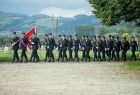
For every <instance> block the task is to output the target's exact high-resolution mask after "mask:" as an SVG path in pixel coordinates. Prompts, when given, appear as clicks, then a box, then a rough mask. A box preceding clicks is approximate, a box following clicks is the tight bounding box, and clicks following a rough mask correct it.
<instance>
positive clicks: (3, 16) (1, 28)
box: [0, 11, 99, 35]
mask: <svg viewBox="0 0 140 95" xmlns="http://www.w3.org/2000/svg"><path fill="white" fill-rule="evenodd" d="M53 19H54V21H53V24H54V25H53V26H54V33H55V34H66V35H69V34H73V35H74V34H75V27H76V26H80V25H97V24H98V22H99V20H98V19H97V18H96V17H95V16H94V15H91V16H87V15H82V14H80V15H76V16H75V17H73V18H64V17H58V18H56V17H54V18H53ZM57 19H58V28H57V27H56V26H57ZM33 26H36V27H37V28H38V31H39V33H40V34H45V33H49V32H51V31H52V17H50V16H47V15H42V14H38V15H33V16H28V15H24V14H18V13H7V12H2V11H0V33H1V35H8V34H9V32H13V31H16V32H17V33H19V34H20V33H21V32H26V31H28V30H29V29H30V28H31V27H33ZM57 29H58V30H57Z"/></svg>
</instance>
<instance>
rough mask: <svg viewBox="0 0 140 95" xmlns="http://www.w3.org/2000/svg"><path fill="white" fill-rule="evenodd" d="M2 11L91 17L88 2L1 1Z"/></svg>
mask: <svg viewBox="0 0 140 95" xmlns="http://www.w3.org/2000/svg"><path fill="white" fill-rule="evenodd" d="M0 11H4V12H14V13H20V14H27V15H36V14H45V15H49V16H51V15H52V14H53V15H54V16H56V17H59V16H62V17H68V18H69V17H73V16H75V15H78V14H85V15H91V6H90V4H89V3H88V2H87V0H0Z"/></svg>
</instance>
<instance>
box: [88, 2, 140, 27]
mask: <svg viewBox="0 0 140 95" xmlns="http://www.w3.org/2000/svg"><path fill="white" fill-rule="evenodd" d="M88 1H89V3H90V4H91V5H92V8H93V10H92V12H93V13H94V14H95V15H96V16H97V17H98V18H100V19H101V20H102V22H103V23H104V24H106V25H109V26H111V25H116V24H117V23H119V22H120V21H122V20H124V21H126V22H132V21H134V22H135V24H137V25H140V0H88Z"/></svg>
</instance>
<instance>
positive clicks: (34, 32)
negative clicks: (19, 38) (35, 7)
mask: <svg viewBox="0 0 140 95" xmlns="http://www.w3.org/2000/svg"><path fill="white" fill-rule="evenodd" d="M32 34H37V29H36V28H35V27H34V28H32V29H31V30H29V31H28V32H27V33H26V34H25V37H26V38H27V39H28V40H29V41H30V40H31V36H32ZM27 46H28V48H29V49H31V46H30V44H27Z"/></svg>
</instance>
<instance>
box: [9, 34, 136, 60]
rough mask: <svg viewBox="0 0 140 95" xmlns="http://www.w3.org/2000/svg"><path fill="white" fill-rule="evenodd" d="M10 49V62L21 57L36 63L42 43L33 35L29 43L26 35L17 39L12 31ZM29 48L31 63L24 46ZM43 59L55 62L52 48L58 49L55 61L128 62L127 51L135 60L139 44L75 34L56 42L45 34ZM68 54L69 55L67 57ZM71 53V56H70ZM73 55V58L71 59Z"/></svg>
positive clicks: (63, 36)
mask: <svg viewBox="0 0 140 95" xmlns="http://www.w3.org/2000/svg"><path fill="white" fill-rule="evenodd" d="M11 42H12V47H13V51H14V55H13V61H12V62H15V61H16V62H19V61H20V62H22V61H23V58H24V59H25V61H26V62H28V61H30V62H39V61H40V59H39V56H38V52H37V51H38V49H39V48H40V47H41V42H40V40H39V38H38V37H37V35H36V34H33V35H32V38H31V41H29V40H28V39H27V38H26V37H25V33H23V34H22V35H21V37H20V38H19V37H17V35H16V32H13V37H12V40H11ZM28 44H29V45H31V48H32V54H31V57H30V60H28V57H27V55H26V51H27V45H28ZM42 45H45V49H46V56H45V59H44V61H48V62H54V61H55V58H54V54H53V51H54V49H56V48H57V50H58V59H57V61H60V62H66V61H76V62H79V61H127V56H126V55H127V51H128V50H131V52H132V56H131V60H134V61H135V60H137V59H136V54H135V52H136V50H138V44H137V42H136V41H135V37H132V41H131V42H130V43H129V42H128V41H127V40H126V38H125V37H123V38H122V39H121V38H119V37H116V38H115V37H114V36H111V35H109V37H107V38H106V37H101V36H98V37H96V36H94V37H93V39H92V40H91V39H89V37H88V36H83V37H82V38H81V39H80V38H79V37H78V35H75V37H74V38H73V37H72V36H71V35H70V36H66V35H59V36H58V39H57V40H56V39H55V38H54V36H53V35H52V33H49V34H48V35H47V34H46V35H45V37H44V42H43V44H42ZM19 48H20V49H21V50H22V52H21V59H19V56H18V49H19ZM67 51H68V55H67ZM79 51H82V60H80V59H79V53H78V52H79ZM73 52H74V53H73ZM90 52H91V53H93V55H94V56H93V58H92V57H91V56H90ZM73 54H74V56H73Z"/></svg>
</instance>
